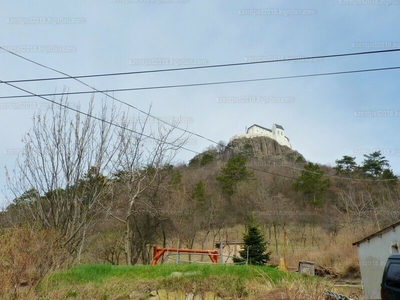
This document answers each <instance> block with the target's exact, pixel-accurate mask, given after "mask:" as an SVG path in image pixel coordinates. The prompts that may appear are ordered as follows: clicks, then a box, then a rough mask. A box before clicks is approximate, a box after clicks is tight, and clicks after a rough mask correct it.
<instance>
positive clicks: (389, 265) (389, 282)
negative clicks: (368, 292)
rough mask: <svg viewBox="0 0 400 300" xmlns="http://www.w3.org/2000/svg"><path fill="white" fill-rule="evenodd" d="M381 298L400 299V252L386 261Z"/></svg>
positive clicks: (386, 299) (383, 299) (384, 299)
mask: <svg viewBox="0 0 400 300" xmlns="http://www.w3.org/2000/svg"><path fill="white" fill-rule="evenodd" d="M381 299H382V300H399V299H400V254H392V255H391V256H390V257H389V258H388V260H387V262H386V266H385V270H384V271H383V276H382V284H381Z"/></svg>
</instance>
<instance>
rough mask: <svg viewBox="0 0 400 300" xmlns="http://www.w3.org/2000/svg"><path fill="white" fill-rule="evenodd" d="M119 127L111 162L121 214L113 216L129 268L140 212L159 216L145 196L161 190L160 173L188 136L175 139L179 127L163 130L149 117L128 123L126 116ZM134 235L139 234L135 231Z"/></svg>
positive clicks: (184, 135) (181, 135) (131, 261)
mask: <svg viewBox="0 0 400 300" xmlns="http://www.w3.org/2000/svg"><path fill="white" fill-rule="evenodd" d="M121 125H122V126H121V128H120V129H119V130H118V135H117V136H118V143H117V144H118V154H117V155H116V156H115V159H114V167H115V170H116V171H115V176H116V178H117V180H118V181H119V183H120V185H119V186H120V187H121V188H122V189H123V191H124V193H125V195H124V196H123V202H124V203H123V207H124V210H123V212H122V214H120V215H117V214H112V215H113V217H115V218H116V219H117V220H119V221H120V222H122V223H123V224H124V226H125V256H126V264H128V265H131V264H132V263H134V262H135V259H134V258H133V257H132V254H133V252H134V249H133V239H134V236H135V235H134V233H135V230H134V229H135V224H136V225H137V224H138V223H136V222H135V220H137V219H138V218H139V217H140V214H142V217H143V212H145V214H146V215H147V216H154V217H157V216H159V215H160V214H159V213H160V206H158V205H156V203H154V202H152V201H150V200H151V198H149V197H146V196H145V193H147V192H148V191H149V190H150V189H152V188H155V187H157V186H160V181H159V180H158V179H159V176H160V172H161V171H162V170H163V168H164V167H166V166H168V165H170V164H171V163H172V162H173V159H174V158H175V156H176V154H177V152H178V151H179V150H180V149H181V148H182V147H183V145H185V143H186V142H187V140H188V135H187V134H186V133H185V132H183V133H181V134H179V135H174V133H175V132H176V129H177V126H178V124H171V126H168V125H167V126H164V125H162V124H161V123H160V122H154V119H152V117H149V115H148V117H147V118H145V119H144V120H140V119H139V120H137V121H136V122H131V121H130V119H129V118H128V115H127V114H126V115H124V116H123V118H122V122H121ZM154 125H155V128H154V127H153V126H154ZM142 196H143V197H142ZM158 219H161V218H160V217H158ZM152 220H153V221H154V219H152ZM150 225H152V226H150ZM156 227H157V226H155V224H148V226H147V227H144V228H146V229H150V228H152V229H153V230H155V228H156ZM136 233H139V234H140V233H142V231H141V230H140V229H139V230H138V228H137V227H136ZM147 236H149V235H147Z"/></svg>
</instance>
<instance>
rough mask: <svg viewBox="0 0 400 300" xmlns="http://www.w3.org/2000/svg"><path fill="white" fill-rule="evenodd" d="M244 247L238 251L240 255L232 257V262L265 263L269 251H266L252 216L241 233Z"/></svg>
mask: <svg viewBox="0 0 400 300" xmlns="http://www.w3.org/2000/svg"><path fill="white" fill-rule="evenodd" d="M243 242H244V247H243V250H241V251H239V254H240V257H237V256H235V257H233V262H234V263H248V264H251V265H261V266H262V265H265V264H266V263H267V262H268V261H269V259H270V258H269V255H270V254H271V252H266V250H267V246H266V244H267V243H266V242H265V239H264V237H263V235H262V233H261V230H260V228H259V227H258V226H257V225H256V224H255V221H254V218H253V217H252V218H251V220H250V224H249V225H248V226H247V232H246V233H245V234H243Z"/></svg>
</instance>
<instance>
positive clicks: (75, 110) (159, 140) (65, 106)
mask: <svg viewBox="0 0 400 300" xmlns="http://www.w3.org/2000/svg"><path fill="white" fill-rule="evenodd" d="M0 83H5V84H7V85H8V86H11V87H13V88H16V89H18V90H20V91H23V92H25V93H29V94H31V95H34V96H35V97H39V98H41V99H43V100H45V101H48V102H51V103H53V104H56V105H58V106H61V107H63V108H65V109H68V110H71V111H74V112H76V113H79V114H82V115H84V116H87V117H89V118H92V119H95V120H97V121H101V122H104V123H107V124H109V125H111V126H115V127H117V128H121V129H124V130H127V131H130V132H133V133H136V134H139V135H141V136H144V137H146V138H150V139H152V140H155V141H157V142H161V143H165V144H167V145H171V146H174V147H178V146H177V145H175V144H174V143H170V142H167V141H164V140H161V139H158V138H155V137H152V136H150V135H147V134H145V133H142V132H138V131H135V130H133V129H130V128H127V127H125V126H122V125H120V124H117V123H114V122H111V121H108V120H104V119H101V118H99V117H96V116H93V115H91V114H89V113H86V112H83V111H81V110H79V109H76V108H73V107H70V106H68V105H65V104H62V103H58V102H56V101H53V100H50V99H48V98H46V97H43V96H40V95H36V94H35V93H32V92H30V91H28V90H26V89H23V88H21V87H18V86H16V85H13V84H11V83H8V82H4V81H2V80H0ZM179 147H180V148H181V149H183V150H186V151H190V152H193V153H196V154H200V152H197V151H194V150H191V149H188V148H185V147H183V146H179Z"/></svg>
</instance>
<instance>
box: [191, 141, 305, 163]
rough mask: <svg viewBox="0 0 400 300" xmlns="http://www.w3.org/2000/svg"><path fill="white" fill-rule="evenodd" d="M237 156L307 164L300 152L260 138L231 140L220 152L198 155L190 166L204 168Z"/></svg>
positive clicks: (211, 151)
mask: <svg viewBox="0 0 400 300" xmlns="http://www.w3.org/2000/svg"><path fill="white" fill-rule="evenodd" d="M237 154H241V155H243V156H244V157H246V158H247V159H248V160H249V161H260V162H266V163H276V164H286V163H299V162H305V158H304V157H303V155H301V154H300V153H299V152H297V151H295V150H292V149H290V148H289V147H287V146H282V145H280V144H279V143H278V142H277V141H275V140H274V139H271V138H269V137H266V136H265V137H264V136H259V137H252V138H245V137H243V138H238V139H234V140H231V141H230V142H229V144H228V145H226V147H225V148H224V149H220V150H219V151H218V149H217V148H211V149H209V150H206V151H205V152H203V153H201V154H199V155H196V156H195V157H194V158H193V159H192V160H191V161H190V162H189V165H200V166H203V165H206V164H208V163H210V162H213V161H217V160H228V159H229V158H231V157H233V156H235V155H237Z"/></svg>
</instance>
